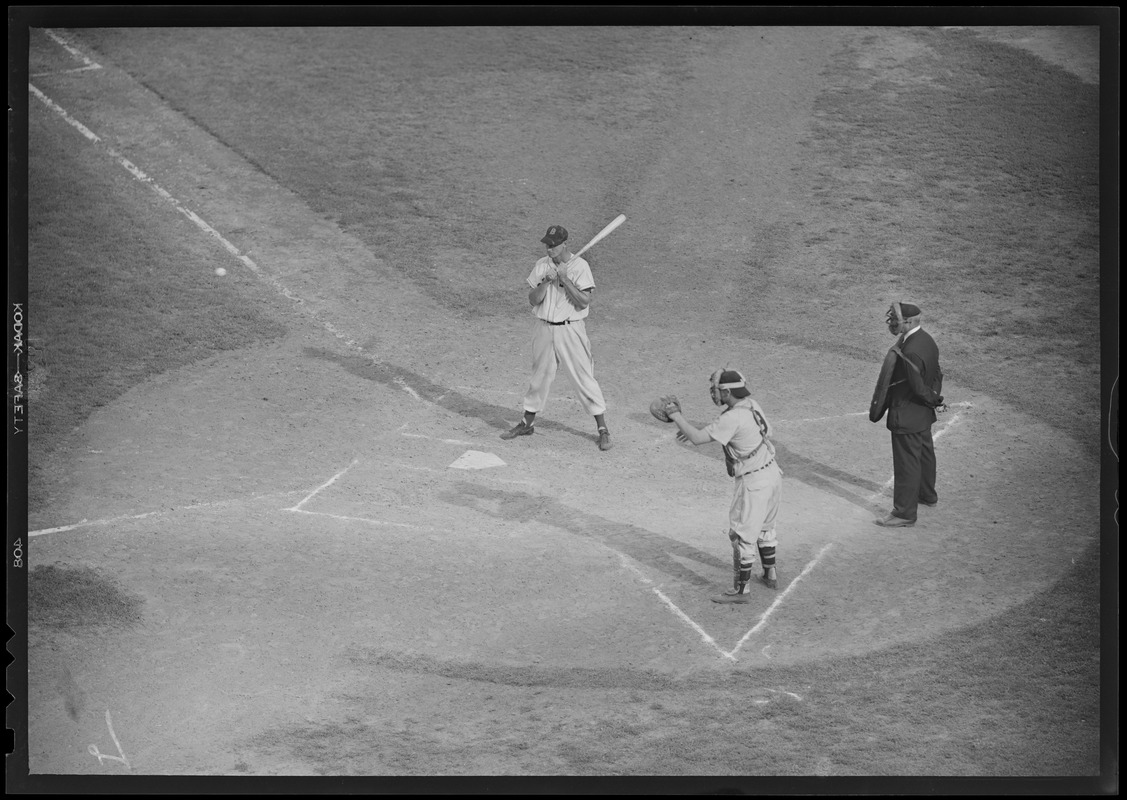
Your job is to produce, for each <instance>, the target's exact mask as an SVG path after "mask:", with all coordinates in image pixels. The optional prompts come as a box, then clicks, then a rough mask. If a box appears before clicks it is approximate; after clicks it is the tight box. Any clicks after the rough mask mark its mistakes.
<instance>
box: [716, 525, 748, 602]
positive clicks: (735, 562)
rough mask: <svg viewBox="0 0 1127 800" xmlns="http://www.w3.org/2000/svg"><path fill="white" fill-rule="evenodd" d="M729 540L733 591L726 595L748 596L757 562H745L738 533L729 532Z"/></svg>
mask: <svg viewBox="0 0 1127 800" xmlns="http://www.w3.org/2000/svg"><path fill="white" fill-rule="evenodd" d="M728 539H730V540H731V542H732V591H730V592H725V593H724V594H726V595H733V594H747V593H748V592H749V591H751V590H750V588H749V587H748V584H749V583H751V573H752V572H753V571H754V570H755V562H747V563H745V562H744V560H743V557H742V553H741V548H740V537H739V534H738V533H736V532H735V531H728Z"/></svg>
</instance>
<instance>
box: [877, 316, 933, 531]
mask: <svg viewBox="0 0 1127 800" xmlns="http://www.w3.org/2000/svg"><path fill="white" fill-rule="evenodd" d="M900 350H901V352H902V353H903V354H904V355H905V356H906V357H907V358H909V359H911V360H912V363H913V364H915V365H916V366H917V367H919V368H920V369H919V372H917V371H916V370H914V369H912V368H911V367H910V366H908V365H907V364H905V363H904V359H901V358H898V359H897V360H896V367H895V368H894V369H893V371H892V378H891V381H890V386H889V389H888V397H889V400H888V423H887V425H888V429H889V430H890V431H892V467H893V473H894V476H895V483H896V486H895V488H894V489H893V495H892V496H893V506H892V516H894V517H900V518H901V519H907V520H912V521H913V522H914V521H915V519H916V510H917V508H918V506H919V503H921V502H923V503H928V504H932V503H935V502H937V501H938V495H936V493H935V445H934V444H933V442H932V438H931V426H932V425H933V424H934V423H935V409H934V408H933V407H932V406H931V405H930V404H928V403H927V402H926V401H925V400H924V398H927V397H933V396H934V393H933V392H931V391H930V388H929V387H935V386H936V379H937V377H938V376H939V374H940V372H939V348H938V347H937V346H936V344H935V340H934V339H932V338H931V335H930V334H928V333H927V332H926V331H925V330H923V329H922V328H917V329H916V331H915V332H914V333H911V334H910V335H909V336H908V337H907V338H905V339H904V340H903V341H902V342H901V345H900Z"/></svg>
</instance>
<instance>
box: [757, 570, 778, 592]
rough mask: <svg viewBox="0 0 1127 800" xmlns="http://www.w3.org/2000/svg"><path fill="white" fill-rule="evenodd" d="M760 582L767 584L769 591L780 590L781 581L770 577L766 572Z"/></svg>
mask: <svg viewBox="0 0 1127 800" xmlns="http://www.w3.org/2000/svg"><path fill="white" fill-rule="evenodd" d="M759 580H761V581H763V583H764V584H766V586H767V588H768V589H778V588H779V579H778V578H770V577H768V576H767V573H766V572H764V573H763V574H762V575H760V576H759Z"/></svg>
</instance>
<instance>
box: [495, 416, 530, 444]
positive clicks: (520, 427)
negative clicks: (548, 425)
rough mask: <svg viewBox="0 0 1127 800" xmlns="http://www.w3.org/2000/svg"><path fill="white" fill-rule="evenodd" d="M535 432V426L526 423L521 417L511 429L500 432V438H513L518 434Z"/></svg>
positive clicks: (527, 434)
mask: <svg viewBox="0 0 1127 800" xmlns="http://www.w3.org/2000/svg"><path fill="white" fill-rule="evenodd" d="M534 433H536V426H535V425H529V424H527V423H526V422H525V421H524V420H523V419H522V420H521V421H520V423H518V424H517V425H515V426H513V429H512V430H509V431H505V432H504V433H502V434H501V438H502V439H515V438H517V437H518V436H531V435H532V434H534Z"/></svg>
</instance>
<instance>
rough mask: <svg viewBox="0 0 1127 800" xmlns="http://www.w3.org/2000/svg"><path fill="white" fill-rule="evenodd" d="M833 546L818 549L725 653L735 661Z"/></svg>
mask: <svg viewBox="0 0 1127 800" xmlns="http://www.w3.org/2000/svg"><path fill="white" fill-rule="evenodd" d="M831 547H833V543H832V542H831V543H830V544H827V545H826V546H825V547H823V548H822V549H821V550H819V551H818V554H817V555H816V556H814V559H813V560H812V561H811V562H810V563H809V564H807V565H806V566H805V567H804V568H803V569H802V572H800V573H798V577H796V578H795V579H794V580H793V581H791V582H790V583H789V584H787V588H785V589H783V591H782V592H780V593H779V596H778V597H776V598H775V602H773V603H772V604H771V605H770V606H768V607H767V610H766V611H764V612H763V614H762V616H760V617H759V622H757V623H756V624H755V626H754V627H753V628H752V629H751V630H749V631H748V632H747V633H745V634H744V636H743V638H742V639H740V640H739V642H738V643H737V644H736V646H735V647H734V648H732V651H731V652H730V653H725V655H727V656H728V657H729V658H731V659H732V660H733V661H734V660H735V657H736V653H738V652H739V649H740V648H741V647H743V646H744V643H745V642H747V640H748V639H750V638H751V637H752V636H754V635H755V634H756V633H757V632H759V631H760V630H762V629H763V626H764V625H766V624H767V618H768V617H770V616H771V614H772V612H774V610H775V609H776V608H778V607H779V606H780V605H781V604H782V602H783V600H784V599H785V598H786V596H787V595H788V594H790V593H791V590H793V589H794V587H795V586H797V585H798V582H799V581H800V580H802V579H803V578H805V577H806V576H807V575H809V574H810V571H811V570H812V569H814V566H815V565H816V564H817V563H818V560H819V559H820V558H821V557H822V556H823V555H825V553H826V551H827V550H829V549H830V548H831Z"/></svg>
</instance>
